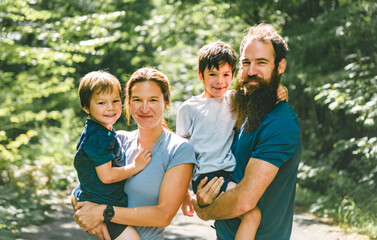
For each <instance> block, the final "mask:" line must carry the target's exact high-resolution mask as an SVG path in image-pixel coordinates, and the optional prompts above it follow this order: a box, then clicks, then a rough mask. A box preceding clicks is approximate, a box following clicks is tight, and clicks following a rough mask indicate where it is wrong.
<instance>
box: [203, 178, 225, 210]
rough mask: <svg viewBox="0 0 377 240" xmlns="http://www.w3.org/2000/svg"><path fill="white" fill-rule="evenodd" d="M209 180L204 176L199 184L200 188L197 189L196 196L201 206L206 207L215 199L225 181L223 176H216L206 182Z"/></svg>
mask: <svg viewBox="0 0 377 240" xmlns="http://www.w3.org/2000/svg"><path fill="white" fill-rule="evenodd" d="M207 180H208V178H207V177H205V178H203V179H202V180H201V181H200V183H199V184H198V190H197V191H196V198H197V202H198V206H200V207H205V206H207V205H210V204H211V203H212V202H213V201H215V199H216V198H217V195H219V192H220V188H221V186H222V185H223V183H224V178H222V177H220V178H217V177H214V178H212V179H211V181H209V182H208V183H207V184H206V182H207Z"/></svg>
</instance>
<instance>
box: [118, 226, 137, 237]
mask: <svg viewBox="0 0 377 240" xmlns="http://www.w3.org/2000/svg"><path fill="white" fill-rule="evenodd" d="M115 240H141V238H140V236H139V234H138V233H137V232H136V230H135V228H134V227H132V226H127V228H126V229H124V231H123V232H122V233H121V234H120V235H119V236H118V237H117V238H115Z"/></svg>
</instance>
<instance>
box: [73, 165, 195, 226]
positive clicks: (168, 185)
mask: <svg viewBox="0 0 377 240" xmlns="http://www.w3.org/2000/svg"><path fill="white" fill-rule="evenodd" d="M192 169H193V164H191V163H186V164H181V165H178V166H175V167H173V168H171V169H169V170H168V171H166V173H165V175H164V178H163V180H162V183H161V186H160V192H159V198H158V203H157V205H156V206H145V207H134V208H124V207H114V210H115V215H114V217H113V219H112V220H111V221H112V222H114V223H118V224H125V225H132V226H151V227H166V226H168V225H169V224H170V222H171V220H172V219H173V218H174V216H175V215H176V213H177V211H178V209H179V207H180V205H181V203H182V201H183V199H184V198H185V195H186V192H187V188H188V186H189V183H190V179H191V174H192ZM105 207H106V205H97V204H94V203H90V202H80V203H78V205H77V206H76V210H77V212H76V213H75V216H74V219H75V221H76V222H77V223H78V224H79V225H80V226H82V227H83V230H84V231H86V230H88V229H91V228H93V227H95V226H97V225H98V224H99V223H100V222H102V221H103V220H104V217H103V210H104V209H105Z"/></svg>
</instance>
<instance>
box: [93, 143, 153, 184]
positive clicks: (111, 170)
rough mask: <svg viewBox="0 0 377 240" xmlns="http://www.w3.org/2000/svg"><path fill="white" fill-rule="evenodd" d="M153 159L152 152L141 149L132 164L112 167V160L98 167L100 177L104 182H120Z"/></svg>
mask: <svg viewBox="0 0 377 240" xmlns="http://www.w3.org/2000/svg"><path fill="white" fill-rule="evenodd" d="M150 161H151V153H150V152H149V151H147V150H145V149H141V150H140V152H139V153H138V154H137V156H136V157H135V160H134V161H133V162H132V164H129V165H126V166H124V167H112V166H111V161H109V162H107V163H105V164H102V165H100V166H97V167H96V172H97V175H98V178H99V179H100V180H101V182H102V183H105V184H109V183H114V182H119V181H122V180H124V179H127V178H129V177H132V176H133V175H135V174H136V173H138V172H140V171H141V170H143V169H144V168H145V167H146V166H147V165H148V163H149V162H150Z"/></svg>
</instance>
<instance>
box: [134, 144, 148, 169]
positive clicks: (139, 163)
mask: <svg viewBox="0 0 377 240" xmlns="http://www.w3.org/2000/svg"><path fill="white" fill-rule="evenodd" d="M150 161H151V153H150V152H149V151H148V150H146V149H143V148H142V149H140V152H139V153H138V154H137V155H136V157H135V160H134V162H133V164H134V165H135V168H136V170H137V172H140V171H141V170H143V169H144V168H145V167H146V166H147V165H148V163H149V162H150Z"/></svg>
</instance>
